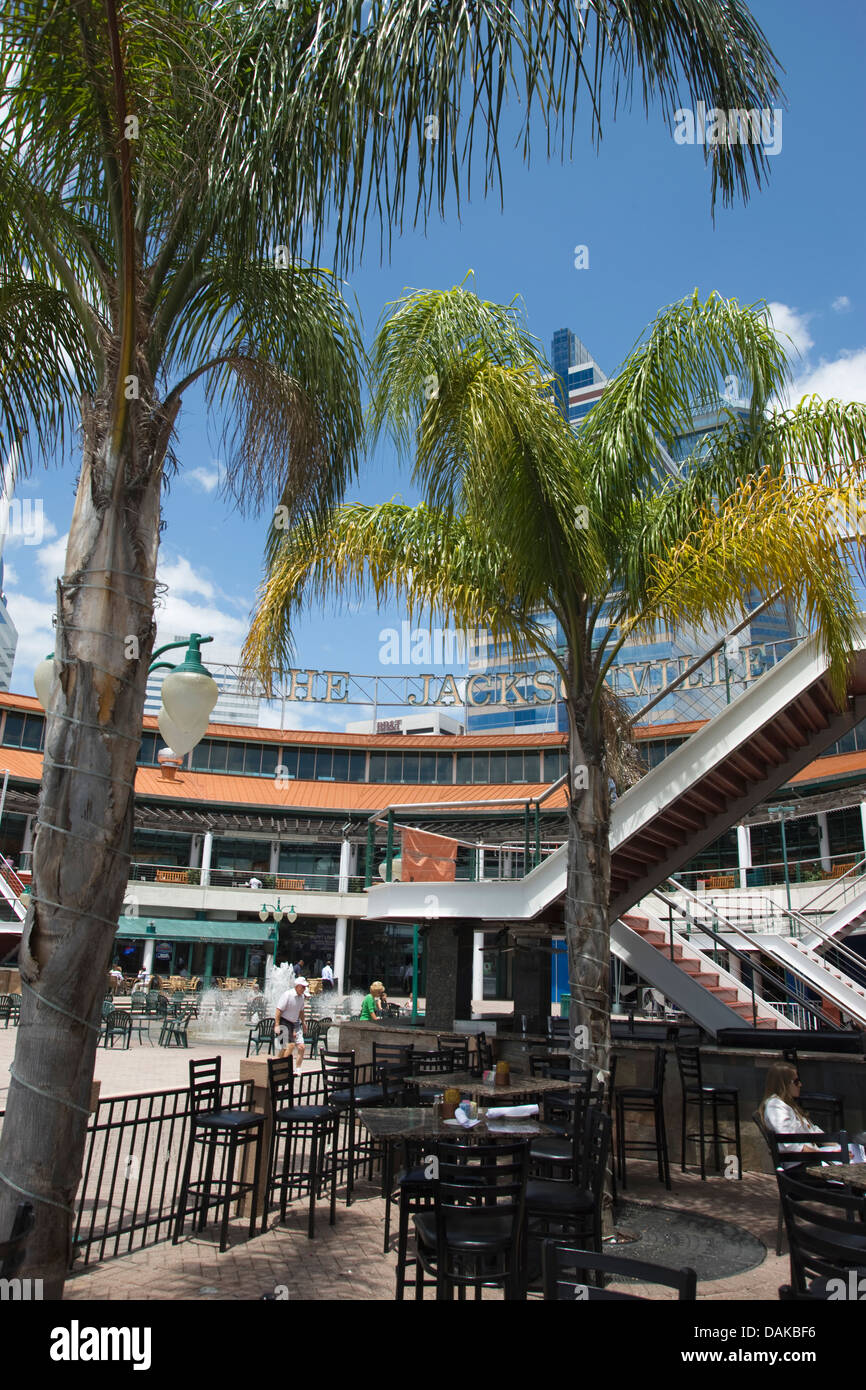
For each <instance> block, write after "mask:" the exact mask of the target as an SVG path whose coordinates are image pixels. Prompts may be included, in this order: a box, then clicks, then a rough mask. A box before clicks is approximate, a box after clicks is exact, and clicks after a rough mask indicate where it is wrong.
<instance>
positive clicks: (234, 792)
mask: <svg viewBox="0 0 866 1390" xmlns="http://www.w3.org/2000/svg"><path fill="white" fill-rule="evenodd" d="M135 789H136V792H137V793H138V795H139V796H146V797H148V798H159V799H160V800H162V799H166V800H171V801H197V802H207V803H209V804H214V803H219V804H223V805H226V804H232V805H244V806H262V807H267V809H268V810H271V811H273V810H280V809H283V810H288V811H320V810H328V811H377V810H379V809H381V808H383V807H385V806H389V805H394V804H398V803H400V802H405V803H407V804H409V805H417V804H418V803H419V802H428V801H433V802H437V803H439V802H441V803H442V805H443V806H446V805H462V804H465V803H466V802H470V801H484V802H491V801H504V800H505V801H518V800H520V801H524V800H528V799H529V798H530V797H536V796H541V795H542V794H543V793H544V792H545V791H546V790H547V783H545V782H517V783H513V782H512V783H504V784H500V785H476V784H472V785H471V786H459V787H447V786H446V787H442V786H428V785H423V786H406V785H404V784H402V783H398V784H396V785H392V784H388V783H384V782H297V781H295V782H276V781H275V780H274V779H272V778H270V777H241V776H237V775H236V776H234V777H230V776H227V775H220V774H219V773H217V772H187V771H185V770H183V771H180V772H178V774H177V777H176V779H175V780H174V781H173V782H169V781H166V779H165V778H164V777H162V776H161V774H160V772H159V771H158V770H157V769H156V768H151V767H145V768H139V770H138V773H137V774H136V778H135ZM564 804H565V796H564V792H563V791H559V792H556V793H554V795H553V796H551V797H550V798H549V799H548V800H547V801H546V802H545V806H548V807H550V808H551V809H555V808H557V807H560V806H563V805H564Z"/></svg>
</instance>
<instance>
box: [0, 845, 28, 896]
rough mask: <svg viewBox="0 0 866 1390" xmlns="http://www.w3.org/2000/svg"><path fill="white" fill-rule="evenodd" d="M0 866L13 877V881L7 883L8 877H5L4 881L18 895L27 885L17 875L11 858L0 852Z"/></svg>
mask: <svg viewBox="0 0 866 1390" xmlns="http://www.w3.org/2000/svg"><path fill="white" fill-rule="evenodd" d="M0 868H2V869H3V870H5V872H6V873H7V874H9V875H10V876H11V878H12V879H14V882H13V883H9V879H8V878H7V879H6V882H7V883H9V887H10V888H12V889H14V891H15V892H16V893H17V894H18V896H19V897H20V896H21V894H22V893H23V892H24V890H25V888H26V886H27V885H26V884H25V883H24V882H23V881H22V880H21V879H20V878H19V877H18V871H17V869H16V868H15V865H14V864H13V863H12V861H11V859H7V858H6V855H5V854H0Z"/></svg>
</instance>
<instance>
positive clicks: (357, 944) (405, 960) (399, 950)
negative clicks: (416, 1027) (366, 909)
mask: <svg viewBox="0 0 866 1390" xmlns="http://www.w3.org/2000/svg"><path fill="white" fill-rule="evenodd" d="M412 939H413V928H412V927H411V926H410V925H409V924H407V923H403V922H361V921H358V922H355V924H354V928H353V930H352V952H351V963H350V966H349V988H350V989H362V990H364V991H365V992H366V991H367V990H368V989H369V987H370V985H371V984H372V982H373V981H374V980H381V981H382V983H383V985H384V986H385V992H386V994H399V995H406V996H409V995H411V993H412V974H411V970H412ZM418 944H419V950H418V993H419V995H423V994H424V991H425V980H426V974H425V967H426V952H425V949H424V934H423V932H422V933H419V943H418Z"/></svg>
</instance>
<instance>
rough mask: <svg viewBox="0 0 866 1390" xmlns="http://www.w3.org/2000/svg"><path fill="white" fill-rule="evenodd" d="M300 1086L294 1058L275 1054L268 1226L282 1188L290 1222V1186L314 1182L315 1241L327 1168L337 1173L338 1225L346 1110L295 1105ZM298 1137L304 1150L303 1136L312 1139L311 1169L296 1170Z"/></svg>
mask: <svg viewBox="0 0 866 1390" xmlns="http://www.w3.org/2000/svg"><path fill="white" fill-rule="evenodd" d="M294 1085H295V1083H294V1067H293V1064H292V1059H291V1057H269V1058H268V1087H269V1089H270V1093H271V1114H272V1116H273V1125H272V1127H271V1142H270V1146H269V1149H268V1176H267V1182H266V1184H265V1209H264V1213H263V1215H262V1230H264V1229H265V1227H266V1226H267V1221H268V1212H269V1211H270V1208H271V1204H272V1201H273V1198H274V1195H275V1193H276V1192H277V1191H279V1194H280V1220H281V1221H285V1219H286V1202H287V1200H288V1197H289V1190H290V1189H291V1188H292V1187H293V1186H294V1182H293V1179H295V1180H297V1185H298V1193H299V1195H300V1192H301V1190H302V1188H303V1186H304V1185H305V1184H307V1183H308V1184H309V1188H310V1207H309V1215H308V1218H307V1235H308V1237H309V1239H310V1240H312V1239H313V1236H314V1233H315V1222H316V1198H317V1196H321V1187H322V1180H323V1178H324V1177H325V1173H326V1167H327V1168H329V1169H330V1175H331V1217H330V1222H331V1225H332V1226H333V1224H334V1221H335V1219H336V1211H337V1122H338V1120H339V1117H340V1112H339V1110H337V1108H336V1106H333V1105H295V1103H294ZM298 1132H300V1133H298ZM298 1137H299V1138H300V1139H301V1149H302V1151H303V1149H304V1148H305V1144H304V1142H303V1141H304V1140H305V1139H307V1138H309V1141H310V1157H309V1166H308V1167H307V1168H306V1170H304V1168H303V1167H302V1168H301V1169H300V1171H296V1170H295V1168H294V1164H293V1163H292V1159H293V1158H294V1157H295V1156H296V1154H297V1147H296V1144H295V1143H294V1141H295V1139H296V1138H298ZM329 1138H330V1139H331V1150H330V1163H329V1164H327V1165H326V1163H325V1143H326V1141H327V1139H329ZM280 1139H285V1147H284V1149H283V1164H282V1170H281V1172H280V1173H279V1174H277V1171H276V1169H277V1161H276V1160H277V1146H278V1144H279V1141H280Z"/></svg>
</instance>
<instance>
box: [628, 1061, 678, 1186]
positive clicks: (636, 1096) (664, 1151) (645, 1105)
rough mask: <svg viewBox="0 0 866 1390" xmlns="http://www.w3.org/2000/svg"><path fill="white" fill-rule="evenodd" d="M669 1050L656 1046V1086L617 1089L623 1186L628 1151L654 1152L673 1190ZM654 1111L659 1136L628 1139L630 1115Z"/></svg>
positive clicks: (663, 1177)
mask: <svg viewBox="0 0 866 1390" xmlns="http://www.w3.org/2000/svg"><path fill="white" fill-rule="evenodd" d="M666 1062H667V1052H666V1051H665V1049H664V1048H663V1047H657V1048H656V1050H655V1061H654V1063H653V1084H652V1086H622V1087H620V1089H619V1090H618V1091H617V1093H616V1148H617V1166H618V1168H619V1180H620V1182H621V1183H622V1186H623V1189H625V1188H626V1187H627V1186H628V1183H627V1181H626V1171H625V1159H626V1152H627V1151H630V1152H631V1153H633V1154H637V1153H645V1152H650V1153H654V1154H655V1156H656V1163H657V1164H658V1171H659V1182H663V1183H664V1185H665V1187H666V1188H667V1190H668V1192H670V1190H671V1170H670V1161H669V1158H668V1136H667V1128H666V1126H665V1110H664V1084H665V1063H666ZM627 1114H630V1115H652V1117H653V1126H654V1129H655V1137H654V1138H653V1139H651V1140H650V1139H627V1138H626V1132H625V1131H626V1115H627Z"/></svg>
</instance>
